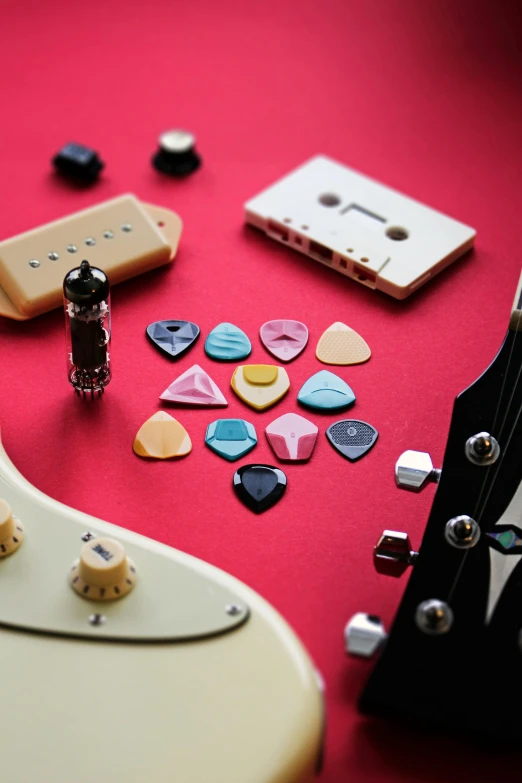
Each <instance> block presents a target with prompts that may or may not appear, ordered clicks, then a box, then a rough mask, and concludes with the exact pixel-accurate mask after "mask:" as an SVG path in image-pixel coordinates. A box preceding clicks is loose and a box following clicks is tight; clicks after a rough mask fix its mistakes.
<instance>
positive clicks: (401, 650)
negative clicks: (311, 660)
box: [347, 276, 522, 740]
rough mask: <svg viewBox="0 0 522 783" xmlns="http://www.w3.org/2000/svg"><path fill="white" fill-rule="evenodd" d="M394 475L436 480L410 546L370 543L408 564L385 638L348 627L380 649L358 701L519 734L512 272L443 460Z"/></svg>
mask: <svg viewBox="0 0 522 783" xmlns="http://www.w3.org/2000/svg"><path fill="white" fill-rule="evenodd" d="M396 478H397V483H398V484H399V486H402V487H404V488H408V489H413V490H417V491H418V490H420V489H422V488H423V487H424V486H425V485H426V484H427V483H428V482H429V481H438V487H437V491H436V494H435V499H434V502H433V506H432V509H431V513H430V516H429V519H428V523H427V526H426V530H425V533H424V537H423V540H422V544H421V546H420V548H419V551H418V552H414V551H412V549H411V546H410V543H409V539H408V537H407V536H406V534H404V533H397V532H395V531H384V533H383V535H382V536H381V538H380V539H379V541H378V543H377V546H376V547H375V550H374V563H375V566H376V569H377V570H378V571H379V572H380V573H385V574H388V575H391V576H400V575H401V574H402V573H403V572H404V571H405V570H406V569H407V568H408V566H413V568H412V571H411V576H410V578H409V581H408V585H407V587H406V591H405V593H404V596H403V599H402V602H401V605H400V607H399V610H398V613H397V615H396V618H395V621H394V623H393V626H392V628H391V631H390V634H389V636H388V637H387V638H385V634H384V633H383V629H382V625H380V624H379V621H378V618H376V617H374V616H372V615H361V614H359V615H355V617H354V618H353V619H352V621H350V623H349V624H348V626H347V643H348V648H349V651H350V652H354V653H356V654H357V653H359V654H361V651H367V652H369V651H371V650H372V649H374V648H377V647H379V649H380V657H379V660H378V661H377V664H376V666H375V669H374V670H373V672H372V674H371V675H370V678H369V680H368V682H367V684H366V687H365V689H364V691H363V693H362V695H361V699H360V708H361V710H362V711H363V712H367V713H377V714H381V715H387V716H390V717H397V718H404V719H407V720H410V721H412V722H415V723H419V722H421V721H422V722H424V723H427V724H431V725H437V726H442V727H444V728H449V729H452V730H458V731H465V732H469V733H470V734H471V735H474V736H478V735H482V736H484V735H486V736H487V737H491V738H492V737H495V735H496V736H497V737H499V738H502V739H503V740H506V739H507V738H513V739H514V738H517V739H518V737H519V734H520V722H516V723H515V722H510V721H508V720H506V716H507V715H508V714H509V713H510V711H511V708H512V705H513V704H516V703H519V700H522V680H521V679H520V678H519V677H517V676H516V674H517V673H518V671H519V670H520V667H521V666H522V276H521V278H520V282H519V286H518V290H517V295H516V297H515V303H514V307H513V311H512V314H511V319H510V322H509V329H508V332H507V335H506V338H505V340H504V343H503V345H502V347H501V349H500V351H499V353H498V355H497V357H496V359H495V360H494V361H493V363H492V364H491V365H490V367H489V368H488V369H487V370H486V371H485V372H484V373H483V375H482V376H481V377H480V378H479V379H478V380H477V381H476V382H475V383H474V384H472V386H470V387H469V388H468V389H466V390H465V391H463V392H462V393H461V394H460V395H459V396H458V397H457V399H456V401H455V404H454V409H453V416H452V420H451V426H450V432H449V437H448V441H447V446H446V451H445V456H444V460H443V465H442V469H441V470H440V471H438V470H436V469H434V468H433V465H432V463H431V460H430V458H429V455H427V454H422V453H419V452H405V453H404V454H403V455H402V456H401V457H400V458H399V460H398V462H397V465H396ZM383 639H385V641H383V642H382V643H381V644H379V642H380V641H381V640H383ZM362 640H364V641H365V643H362ZM372 640H373V642H374V643H373V644H372V643H371V642H372ZM409 684H411V686H410V685H409Z"/></svg>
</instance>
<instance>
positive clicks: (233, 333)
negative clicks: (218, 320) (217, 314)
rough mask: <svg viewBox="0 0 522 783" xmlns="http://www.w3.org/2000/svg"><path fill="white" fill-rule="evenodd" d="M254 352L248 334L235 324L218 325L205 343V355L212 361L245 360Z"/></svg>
mask: <svg viewBox="0 0 522 783" xmlns="http://www.w3.org/2000/svg"><path fill="white" fill-rule="evenodd" d="M251 352H252V344H251V342H250V340H249V339H248V337H247V336H246V334H245V333H244V332H243V331H242V330H241V329H240V328H239V327H238V326H234V324H228V323H222V324H218V325H217V326H216V327H215V328H214V329H212V331H211V332H210V334H209V336H208V337H207V340H206V342H205V353H206V354H207V355H208V356H210V357H211V358H212V359H218V360H219V361H222V362H234V361H235V360H236V359H245V358H246V357H247V356H250V354H251Z"/></svg>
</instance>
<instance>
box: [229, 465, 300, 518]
mask: <svg viewBox="0 0 522 783" xmlns="http://www.w3.org/2000/svg"><path fill="white" fill-rule="evenodd" d="M232 483H233V486H234V490H235V492H236V495H237V496H238V498H239V499H240V500H241V502H242V503H244V505H245V506H247V507H248V508H249V509H250V510H251V511H255V513H256V514H261V513H262V512H263V511H266V510H267V509H269V508H271V507H272V506H273V505H274V504H275V503H277V501H278V500H280V499H281V498H282V496H283V494H284V492H285V490H286V484H287V481H286V476H285V474H284V473H283V471H282V470H280V469H279V468H274V467H273V466H272V465H243V467H241V468H239V469H238V470H236V472H235V473H234V478H233V481H232Z"/></svg>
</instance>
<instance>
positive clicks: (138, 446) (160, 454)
mask: <svg viewBox="0 0 522 783" xmlns="http://www.w3.org/2000/svg"><path fill="white" fill-rule="evenodd" d="M132 448H133V449H134V452H135V453H136V454H137V455H138V456H139V457H152V458H153V459H169V458H170V457H184V456H185V454H189V453H190V452H191V451H192V442H191V440H190V437H189V434H188V432H187V430H186V429H185V427H183V425H182V424H180V423H179V421H177V419H175V418H174V417H173V416H170V415H169V414H168V413H165V411H158V412H157V413H155V414H154V415H153V416H151V417H150V419H147V421H146V422H145V424H142V426H141V427H140V428H139V430H138V434H137V435H136V438H135V439H134V445H133V447H132Z"/></svg>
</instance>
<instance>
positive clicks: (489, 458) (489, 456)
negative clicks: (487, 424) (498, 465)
mask: <svg viewBox="0 0 522 783" xmlns="http://www.w3.org/2000/svg"><path fill="white" fill-rule="evenodd" d="M499 456H500V446H499V445H498V440H497V439H496V438H494V437H493V435H490V434H489V432H479V433H477V434H476V435H472V437H471V438H468V439H467V441H466V457H467V458H468V459H469V461H470V462H473V464H474V465H492V464H493V463H494V462H496V461H497V459H498V458H499Z"/></svg>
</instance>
